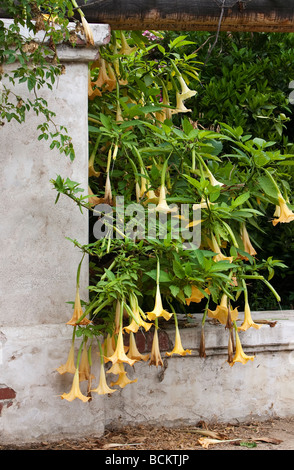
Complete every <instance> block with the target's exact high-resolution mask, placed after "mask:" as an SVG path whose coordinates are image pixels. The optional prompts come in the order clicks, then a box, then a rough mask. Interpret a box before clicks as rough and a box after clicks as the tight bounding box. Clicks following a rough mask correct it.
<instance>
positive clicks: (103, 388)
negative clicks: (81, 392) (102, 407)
mask: <svg viewBox="0 0 294 470" xmlns="http://www.w3.org/2000/svg"><path fill="white" fill-rule="evenodd" d="M116 391H117V390H116V389H113V388H110V387H108V385H107V382H106V376H105V369H104V365H103V363H101V364H100V379H99V385H98V387H97V388H94V389H93V390H91V392H95V393H98V395H108V393H113V392H116Z"/></svg>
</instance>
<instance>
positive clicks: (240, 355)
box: [229, 331, 254, 367]
mask: <svg viewBox="0 0 294 470" xmlns="http://www.w3.org/2000/svg"><path fill="white" fill-rule="evenodd" d="M253 360H254V356H247V355H246V354H245V353H244V351H243V348H242V344H241V341H240V338H239V335H238V333H237V331H236V352H235V356H234V357H233V360H232V362H229V364H230V366H231V367H232V366H233V365H234V364H235V362H241V363H242V364H246V363H247V362H248V361H253Z"/></svg>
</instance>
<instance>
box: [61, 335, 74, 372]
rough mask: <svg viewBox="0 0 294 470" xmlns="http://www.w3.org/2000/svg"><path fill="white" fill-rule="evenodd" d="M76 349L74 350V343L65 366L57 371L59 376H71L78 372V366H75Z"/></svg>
mask: <svg viewBox="0 0 294 470" xmlns="http://www.w3.org/2000/svg"><path fill="white" fill-rule="evenodd" d="M74 357H75V349H74V341H72V344H71V347H70V350H69V353H68V357H67V361H66V363H65V364H63V365H62V366H60V367H58V369H57V371H58V372H59V374H65V373H66V372H69V373H70V374H74V373H75V371H76V366H75V358H74Z"/></svg>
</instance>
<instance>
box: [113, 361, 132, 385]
mask: <svg viewBox="0 0 294 470" xmlns="http://www.w3.org/2000/svg"><path fill="white" fill-rule="evenodd" d="M118 367H119V374H118V379H117V381H116V382H111V383H110V385H111V387H113V386H114V385H118V386H119V387H120V388H124V387H125V386H126V385H128V384H131V383H135V382H137V380H138V379H134V380H131V379H129V378H128V376H127V373H126V371H125V368H124V364H119V365H118Z"/></svg>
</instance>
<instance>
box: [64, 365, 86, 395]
mask: <svg viewBox="0 0 294 470" xmlns="http://www.w3.org/2000/svg"><path fill="white" fill-rule="evenodd" d="M60 396H61V398H62V399H63V400H67V401H73V400H75V399H76V398H79V399H80V400H82V401H83V402H84V403H86V402H87V401H89V400H90V397H86V396H85V395H83V394H82V392H81V390H80V380H79V368H78V367H77V368H76V370H75V374H74V378H73V383H72V387H71V390H70V392H69V393H63V395H60Z"/></svg>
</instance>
